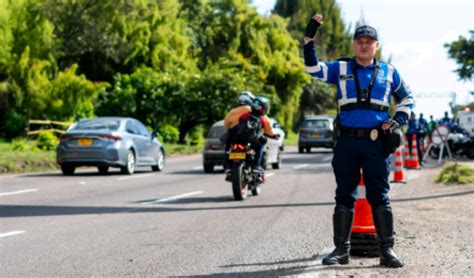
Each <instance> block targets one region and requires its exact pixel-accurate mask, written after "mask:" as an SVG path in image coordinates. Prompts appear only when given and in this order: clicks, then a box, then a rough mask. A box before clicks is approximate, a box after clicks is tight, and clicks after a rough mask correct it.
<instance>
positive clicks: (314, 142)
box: [298, 116, 334, 153]
mask: <svg viewBox="0 0 474 278" xmlns="http://www.w3.org/2000/svg"><path fill="white" fill-rule="evenodd" d="M333 122H334V118H333V117H331V116H308V117H306V118H305V119H304V121H303V123H302V124H301V127H300V130H299V132H298V152H299V153H303V152H304V150H306V152H307V153H309V152H311V148H321V147H323V148H331V149H332V148H334V140H333V137H332V134H333Z"/></svg>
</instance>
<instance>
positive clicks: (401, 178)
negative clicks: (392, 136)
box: [392, 146, 406, 183]
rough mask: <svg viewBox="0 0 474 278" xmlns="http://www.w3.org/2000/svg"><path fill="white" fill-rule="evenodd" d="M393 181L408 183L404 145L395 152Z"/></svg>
mask: <svg viewBox="0 0 474 278" xmlns="http://www.w3.org/2000/svg"><path fill="white" fill-rule="evenodd" d="M392 182H401V183H406V177H405V170H403V159H402V146H400V147H398V148H397V151H396V152H395V172H394V173H393V180H392Z"/></svg>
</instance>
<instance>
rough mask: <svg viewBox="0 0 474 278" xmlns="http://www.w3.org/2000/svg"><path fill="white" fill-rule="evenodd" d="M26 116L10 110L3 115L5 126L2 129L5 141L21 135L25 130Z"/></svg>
mask: <svg viewBox="0 0 474 278" xmlns="http://www.w3.org/2000/svg"><path fill="white" fill-rule="evenodd" d="M26 122H27V119H26V116H25V115H22V114H19V113H17V112H16V111H15V110H10V111H8V112H7V113H6V115H5V126H4V129H3V132H4V135H5V137H6V138H7V139H11V138H15V137H17V136H18V135H20V134H22V133H23V132H24V131H25V128H26Z"/></svg>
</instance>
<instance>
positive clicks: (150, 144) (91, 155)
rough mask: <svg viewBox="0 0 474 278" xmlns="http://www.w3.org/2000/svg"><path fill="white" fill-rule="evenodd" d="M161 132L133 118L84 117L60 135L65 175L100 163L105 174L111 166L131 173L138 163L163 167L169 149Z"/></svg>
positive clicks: (59, 155)
mask: <svg viewBox="0 0 474 278" xmlns="http://www.w3.org/2000/svg"><path fill="white" fill-rule="evenodd" d="M157 136H158V134H157V133H156V132H153V133H150V132H149V131H148V129H147V128H146V127H145V126H144V125H143V124H142V123H141V122H140V121H138V120H136V119H133V118H122V117H99V118H94V119H85V120H80V121H78V122H76V123H75V124H73V125H72V126H71V127H70V128H68V129H67V131H66V132H65V133H64V134H62V135H61V136H60V139H61V142H60V143H59V146H58V148H57V151H56V160H57V163H58V164H59V165H60V166H61V170H62V172H63V174H64V175H73V174H74V171H75V169H76V168H77V167H80V166H96V167H97V168H98V170H99V173H101V174H106V173H107V172H108V170H109V167H118V168H120V169H121V172H122V173H124V174H129V175H131V174H133V173H134V171H135V167H137V166H150V167H151V169H152V170H153V171H161V170H163V167H164V163H165V151H164V149H163V145H162V144H161V143H160V141H159V140H158V138H157Z"/></svg>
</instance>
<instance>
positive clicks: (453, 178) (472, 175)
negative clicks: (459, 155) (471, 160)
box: [436, 163, 474, 184]
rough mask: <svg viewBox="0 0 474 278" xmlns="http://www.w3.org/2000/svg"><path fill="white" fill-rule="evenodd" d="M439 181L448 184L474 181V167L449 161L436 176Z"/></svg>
mask: <svg viewBox="0 0 474 278" xmlns="http://www.w3.org/2000/svg"><path fill="white" fill-rule="evenodd" d="M436 182H437V183H448V184H467V183H471V182H474V169H472V168H470V167H468V166H464V165H459V164H458V163H449V164H447V165H446V166H444V168H443V170H441V172H440V173H439V174H438V176H437V177H436Z"/></svg>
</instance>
